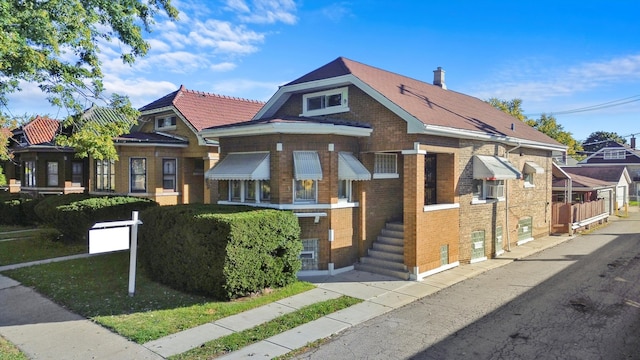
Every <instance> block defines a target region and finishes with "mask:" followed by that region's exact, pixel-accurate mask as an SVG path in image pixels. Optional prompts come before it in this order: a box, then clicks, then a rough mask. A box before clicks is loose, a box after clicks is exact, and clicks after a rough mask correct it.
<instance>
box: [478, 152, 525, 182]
mask: <svg viewBox="0 0 640 360" xmlns="http://www.w3.org/2000/svg"><path fill="white" fill-rule="evenodd" d="M473 178H474V179H485V180H509V179H521V178H522V174H521V173H520V171H518V169H516V168H515V166H513V165H512V164H511V163H510V162H509V160H507V159H505V158H502V157H498V156H488V155H475V156H474V157H473Z"/></svg>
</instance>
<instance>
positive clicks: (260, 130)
mask: <svg viewBox="0 0 640 360" xmlns="http://www.w3.org/2000/svg"><path fill="white" fill-rule="evenodd" d="M372 131H373V129H370V128H361V127H354V126H346V125H335V124H315V123H312V124H299V123H298V124H283V123H269V124H256V125H247V126H237V127H229V128H224V129H204V130H202V131H200V134H201V135H202V137H204V138H206V139H218V138H222V137H235V136H255V135H269V134H314V135H344V136H355V137H368V136H370V135H371V132H372Z"/></svg>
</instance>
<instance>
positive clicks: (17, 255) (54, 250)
mask: <svg viewBox="0 0 640 360" xmlns="http://www.w3.org/2000/svg"><path fill="white" fill-rule="evenodd" d="M58 234H59V233H58V232H57V231H56V230H53V229H34V228H19V227H7V226H2V227H0V266H2V265H9V264H19V263H23V262H29V261H35V260H43V259H50V258H54V257H59V256H66V255H74V254H81V253H85V252H87V246H86V245H65V244H63V243H61V242H59V241H55V240H56V238H57V236H58Z"/></svg>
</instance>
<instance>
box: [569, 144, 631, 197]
mask: <svg viewBox="0 0 640 360" xmlns="http://www.w3.org/2000/svg"><path fill="white" fill-rule="evenodd" d="M578 165H580V166H591V167H597V166H611V165H621V166H625V167H626V168H627V172H628V173H629V177H630V178H631V184H630V186H629V187H628V190H629V196H630V197H631V198H635V199H640V150H638V149H636V138H635V137H631V144H630V146H628V145H625V144H620V143H617V142H615V141H613V140H611V141H607V143H606V144H605V145H604V146H603V147H602V148H601V149H600V150H598V151H596V152H595V153H593V154H591V155H590V156H588V157H587V158H585V159H584V160H582V161H580V162H579V163H578Z"/></svg>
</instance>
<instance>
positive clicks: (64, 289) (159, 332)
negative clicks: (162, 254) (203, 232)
mask: <svg viewBox="0 0 640 360" xmlns="http://www.w3.org/2000/svg"><path fill="white" fill-rule="evenodd" d="M3 275H6V276H9V277H11V278H13V279H15V280H17V281H20V282H21V283H22V284H24V285H26V286H30V287H33V288H35V290H36V291H38V292H39V293H41V294H43V295H45V296H47V297H48V298H50V299H52V300H53V301H54V302H56V303H58V304H61V305H63V306H64V307H66V308H67V309H69V310H71V311H73V312H75V313H77V314H80V315H82V316H84V317H86V318H90V319H92V320H94V321H95V322H97V323H99V324H101V325H103V326H105V327H107V328H110V329H111V330H112V331H114V332H116V333H118V334H120V335H122V336H125V337H127V338H129V339H131V340H133V341H135V342H137V343H145V342H148V341H151V340H156V339H159V338H161V337H164V336H167V335H171V334H174V333H176V332H179V331H182V330H186V329H189V328H192V327H195V326H199V325H202V324H205V323H207V322H211V321H215V320H218V319H221V318H223V317H226V316H230V315H233V314H237V313H240V312H243V311H246V310H250V309H253V308H255V307H258V306H261V305H265V304H268V303H271V302H274V301H278V300H280V299H283V298H286V297H289V296H292V295H295V294H298V293H301V292H304V291H307V290H310V289H312V288H314V285H313V284H309V283H306V282H296V283H293V284H291V285H289V286H286V287H284V288H280V289H275V290H273V291H272V292H269V293H265V294H263V295H260V296H256V297H251V298H245V299H238V300H235V301H216V300H215V299H211V298H209V297H205V296H199V295H193V294H186V293H183V292H180V291H177V290H174V289H171V288H169V287H167V286H164V285H162V284H159V283H157V282H154V281H152V280H150V279H149V278H148V277H147V276H146V275H145V273H144V270H143V269H141V268H139V269H138V276H137V277H136V292H135V296H133V297H130V296H129V295H128V281H129V252H117V253H111V254H105V255H100V256H94V257H90V258H84V259H76V260H69V261H64V262H59V263H50V264H44V265H38V266H31V267H25V268H20V269H15V270H10V271H5V272H3Z"/></svg>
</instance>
